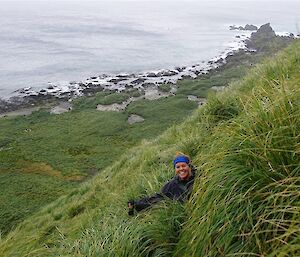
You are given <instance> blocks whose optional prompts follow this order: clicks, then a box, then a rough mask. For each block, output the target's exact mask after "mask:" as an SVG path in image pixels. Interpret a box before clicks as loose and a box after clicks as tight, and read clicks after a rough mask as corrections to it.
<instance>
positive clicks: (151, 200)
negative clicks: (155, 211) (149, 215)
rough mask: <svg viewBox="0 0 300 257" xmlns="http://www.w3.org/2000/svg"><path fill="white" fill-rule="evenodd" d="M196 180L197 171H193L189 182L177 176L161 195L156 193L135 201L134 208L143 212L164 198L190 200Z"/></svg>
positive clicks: (162, 190)
mask: <svg viewBox="0 0 300 257" xmlns="http://www.w3.org/2000/svg"><path fill="white" fill-rule="evenodd" d="M194 180H195V169H192V176H191V177H190V178H189V179H188V180H180V179H179V177H178V176H175V177H174V178H173V179H172V180H170V181H169V182H167V183H166V184H165V185H164V186H163V188H162V189H161V192H160V193H156V194H155V195H153V196H147V197H145V198H142V199H140V200H133V201H132V202H133V205H134V208H135V210H137V211H141V210H143V209H146V208H148V207H150V206H151V205H153V204H155V203H157V202H159V201H161V200H163V199H164V197H168V198H170V199H172V200H178V201H180V202H184V201H185V200H187V199H188V198H189V196H190V194H191V192H192V189H193V184H194Z"/></svg>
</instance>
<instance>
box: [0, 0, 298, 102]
mask: <svg viewBox="0 0 300 257" xmlns="http://www.w3.org/2000/svg"><path fill="white" fill-rule="evenodd" d="M0 3H1V5H0V6H1V7H0V98H7V97H10V96H11V93H12V92H13V91H14V90H16V89H19V88H22V87H37V88H42V87H45V86H46V85H47V83H48V82H52V83H56V82H62V81H66V82H70V81H82V80H85V79H86V78H88V77H90V76H98V75H100V74H103V73H105V74H117V73H121V72H127V73H138V72H142V71H150V70H158V69H170V68H174V67H176V66H179V67H182V66H189V65H193V64H197V63H200V62H206V61H208V60H210V59H212V58H215V57H217V56H218V55H221V54H222V53H224V52H226V51H228V49H230V48H231V47H235V45H236V44H237V43H238V40H237V37H236V36H238V35H243V34H245V33H249V32H245V31H232V30H229V26H230V25H238V26H239V25H242V26H244V25H246V24H254V25H256V26H260V25H262V24H265V23H268V22H270V23H271V26H272V27H273V28H274V30H275V31H276V32H278V33H284V32H291V33H294V34H295V35H297V34H300V31H299V30H300V15H299V13H300V3H298V2H297V1H296V0H294V1H292V0H280V1H267V0H262V1H258V0H257V1H254V0H253V1H227V0H215V1H208V0H206V1H205V0H198V1H184V0H182V1H166V0H162V1H145V0H141V1H128V0H123V1H116V0H112V1H108V0H107V1H104V0H102V1H101V0H100V1H95V2H89V1H84V2H77V1H71V0H69V1H50V0H48V1H46V0H44V1H20V2H16V1H10V2H5V1H0Z"/></svg>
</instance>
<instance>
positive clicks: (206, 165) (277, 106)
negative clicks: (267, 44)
mask: <svg viewBox="0 0 300 257" xmlns="http://www.w3.org/2000/svg"><path fill="white" fill-rule="evenodd" d="M299 64H300V42H299V41H297V42H295V43H294V44H293V45H292V46H291V47H289V48H288V49H287V50H286V51H285V52H283V53H282V54H280V55H279V56H277V57H276V58H275V59H272V60H268V61H266V63H264V64H263V65H260V66H258V67H257V68H256V69H254V70H253V71H252V72H250V73H249V74H248V75H247V77H245V79H244V80H243V81H239V82H235V83H234V84H232V85H231V86H230V89H228V90H226V91H224V92H223V93H221V94H217V95H211V96H210V99H209V102H208V104H207V105H206V106H205V107H203V108H200V109H198V110H196V111H195V112H194V114H193V115H192V116H190V117H188V118H187V120H186V121H185V122H184V123H181V124H179V125H174V126H173V127H171V128H170V129H168V130H167V131H166V132H165V133H164V134H162V135H161V136H160V137H158V138H157V139H156V140H153V141H151V142H148V141H145V140H144V141H143V142H142V143H141V144H140V145H139V146H137V147H135V148H132V149H131V150H129V151H127V152H126V153H124V154H123V155H122V156H120V157H119V159H118V161H117V162H115V163H114V164H113V165H111V166H109V167H108V168H106V169H105V170H104V171H103V172H102V173H101V174H99V175H98V176H96V177H95V178H94V179H93V180H92V181H90V182H87V183H85V184H84V185H82V187H80V188H78V189H76V190H74V191H73V192H72V193H70V194H68V195H67V196H64V197H61V198H59V199H58V200H57V201H55V202H53V203H52V204H51V205H49V206H47V207H46V208H44V209H43V210H41V211H40V212H38V213H36V214H35V215H33V216H32V217H31V218H29V219H27V220H26V221H24V222H23V223H22V224H21V225H20V226H19V227H18V228H17V229H15V230H14V231H12V232H11V233H9V234H8V235H7V236H6V237H5V238H2V239H1V241H0V256H128V257H129V256H142V257H143V256H282V257H285V256H299V255H300V247H299V245H300V226H299V220H300V217H299V216H300V209H299V206H300V200H299V199H300V197H299V187H300V175H299V163H300V162H299V161H300V159H299V150H300V138H299V135H300V122H299V115H300V105H299V99H300V87H299V82H300V81H299V80H300V79H299V67H300V65H299ZM153 108H154V107H153ZM176 150H179V151H182V152H185V153H187V154H189V155H191V157H192V159H193V161H194V164H195V165H196V166H197V167H198V173H197V180H196V183H195V186H194V192H193V195H192V198H191V199H190V201H189V202H188V203H187V204H185V205H181V204H179V203H175V202H172V201H166V202H163V203H161V204H158V205H156V206H155V207H154V208H152V209H151V210H148V211H144V212H141V213H139V214H138V215H137V216H135V217H128V215H127V210H126V202H127V200H128V199H131V198H137V197H141V196H144V195H149V194H152V193H154V192H156V191H158V190H159V189H160V187H161V186H162V185H163V184H164V183H165V181H166V180H168V179H169V178H171V177H172V176H173V168H172V164H171V160H172V158H173V155H174V153H175V151H176Z"/></svg>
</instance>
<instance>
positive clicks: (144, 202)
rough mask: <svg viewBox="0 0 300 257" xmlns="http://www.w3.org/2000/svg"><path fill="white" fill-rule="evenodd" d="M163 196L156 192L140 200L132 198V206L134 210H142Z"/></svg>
mask: <svg viewBox="0 0 300 257" xmlns="http://www.w3.org/2000/svg"><path fill="white" fill-rule="evenodd" d="M163 198H164V197H163V195H162V194H160V193H156V194H155V195H152V196H147V197H144V198H142V199H140V200H134V208H135V209H136V211H141V210H144V209H146V208H148V207H150V206H151V205H153V204H155V203H157V202H159V201H161V200H162V199H163Z"/></svg>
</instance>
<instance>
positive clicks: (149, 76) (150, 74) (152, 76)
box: [146, 72, 158, 78]
mask: <svg viewBox="0 0 300 257" xmlns="http://www.w3.org/2000/svg"><path fill="white" fill-rule="evenodd" d="M146 77H148V78H157V77H158V75H157V74H156V73H154V72H149V73H148V74H147V76H146Z"/></svg>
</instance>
